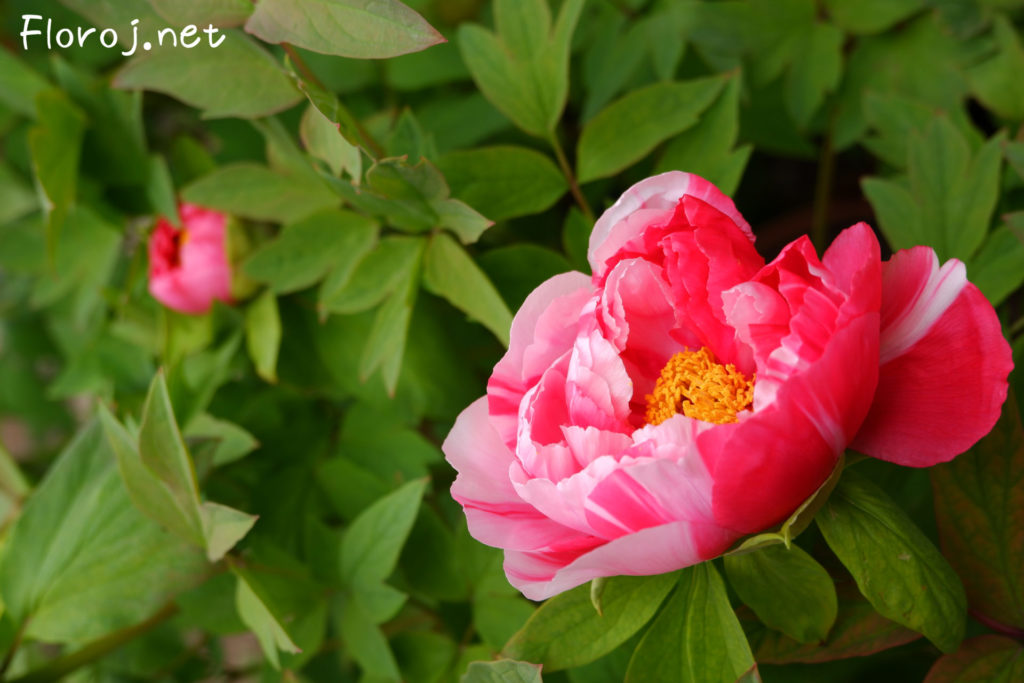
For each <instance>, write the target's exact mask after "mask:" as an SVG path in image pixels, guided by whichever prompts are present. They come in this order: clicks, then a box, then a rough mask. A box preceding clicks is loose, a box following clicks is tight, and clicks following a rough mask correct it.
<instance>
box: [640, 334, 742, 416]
mask: <svg viewBox="0 0 1024 683" xmlns="http://www.w3.org/2000/svg"><path fill="white" fill-rule="evenodd" d="M753 402H754V380H753V379H750V380H748V379H747V378H746V377H744V376H743V373H742V372H740V371H739V370H737V369H736V366H735V365H733V364H732V363H729V364H728V365H722V364H720V363H717V362H715V356H714V355H713V354H712V353H711V351H710V350H708V348H707V347H706V346H705V347H701V349H700V351H680V352H679V353H677V354H675V355H674V356H672V357H671V358H669V359H668V362H667V363H665V367H664V368H662V369H661V376H660V377H659V378H658V381H657V383H655V385H654V393H653V394H648V395H647V413H646V416H645V417H646V421H647V424H653V425H657V424H661V423H662V422H664V421H665V420H667V419H668V418H670V417H672V416H673V415H675V414H676V413H682V414H683V415H686V416H687V417H692V418H694V419H697V420H703V421H704V422H713V423H715V424H725V423H727V422H738V419H737V417H736V413H738V412H739V411H741V410H744V409H746V408H749V407H750V404H751V403H753Z"/></svg>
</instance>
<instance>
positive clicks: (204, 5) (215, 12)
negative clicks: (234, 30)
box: [148, 0, 252, 29]
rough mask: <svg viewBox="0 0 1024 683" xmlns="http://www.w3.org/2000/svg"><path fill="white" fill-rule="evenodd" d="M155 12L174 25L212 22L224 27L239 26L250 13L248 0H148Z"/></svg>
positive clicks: (205, 24)
mask: <svg viewBox="0 0 1024 683" xmlns="http://www.w3.org/2000/svg"><path fill="white" fill-rule="evenodd" d="M148 1H149V4H150V5H152V6H153V9H154V10H156V12H157V14H159V15H160V16H161V17H163V18H164V19H166V20H167V21H169V22H171V24H172V25H174V26H187V25H189V24H196V25H198V26H199V27H200V28H202V27H205V26H208V25H209V24H213V25H214V26H216V27H218V28H221V29H224V28H229V27H232V26H240V25H242V24H244V23H245V20H246V19H248V18H249V15H250V14H252V3H250V2H249V1H248V0H148Z"/></svg>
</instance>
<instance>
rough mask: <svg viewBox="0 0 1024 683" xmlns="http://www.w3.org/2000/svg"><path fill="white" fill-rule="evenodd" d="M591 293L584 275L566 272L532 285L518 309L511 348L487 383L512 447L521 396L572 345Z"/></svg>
mask: <svg viewBox="0 0 1024 683" xmlns="http://www.w3.org/2000/svg"><path fill="white" fill-rule="evenodd" d="M592 294H593V288H592V287H591V286H590V278H588V277H587V276H586V275H584V274H583V273H576V272H571V273H562V274H560V275H556V276H554V277H552V278H551V279H549V280H547V281H545V282H543V283H542V284H541V285H540V286H538V287H537V289H535V290H533V292H531V293H530V295H529V296H528V297H526V301H524V302H523V305H522V307H521V308H520V309H519V312H518V313H516V316H515V319H514V320H513V321H512V329H511V332H510V334H509V339H510V340H509V345H508V351H507V352H506V353H505V355H504V356H503V357H502V359H501V360H500V361H498V364H497V365H495V366H494V372H493V373H492V374H491V378H490V380H489V381H488V383H487V400H488V402H489V405H490V410H491V417H492V424H493V425H494V428H495V429H497V431H498V434H499V436H500V437H501V439H502V440H503V441H504V442H505V444H506V445H507V446H508V447H509V448H514V447H515V441H516V433H517V431H518V423H519V410H520V404H521V403H522V400H523V396H524V395H525V393H526V392H527V391H528V390H529V389H530V388H531V387H533V386H534V385H535V384H536V383H537V382H538V381H539V380H540V377H541V375H542V374H543V373H544V372H545V371H546V370H547V369H548V368H549V367H550V366H551V365H552V364H553V363H554V362H555V361H556V360H557V359H558V358H560V357H561V356H562V355H564V354H565V352H566V351H568V350H569V349H571V348H572V344H573V341H574V340H575V339H576V329H577V321H578V320H579V315H580V311H581V309H582V308H583V306H584V304H585V303H586V302H587V301H588V300H589V299H590V298H591V296H592Z"/></svg>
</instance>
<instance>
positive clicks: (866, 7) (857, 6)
mask: <svg viewBox="0 0 1024 683" xmlns="http://www.w3.org/2000/svg"><path fill="white" fill-rule="evenodd" d="M924 5H925V0H825V8H826V9H827V10H828V13H829V16H830V17H831V19H832V21H834V22H835V23H836V25H837V26H838V27H839V28H841V29H843V30H844V31H847V32H848V33H856V34H871V33H881V32H882V31H885V30H887V29H889V28H891V27H892V26H893V25H895V24H896V23H898V22H900V21H903V20H904V19H906V18H907V17H909V16H910V15H912V14H914V13H915V12H917V11H918V10H920V9H922V8H923V6H924Z"/></svg>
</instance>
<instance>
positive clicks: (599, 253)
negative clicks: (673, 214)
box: [587, 171, 754, 278]
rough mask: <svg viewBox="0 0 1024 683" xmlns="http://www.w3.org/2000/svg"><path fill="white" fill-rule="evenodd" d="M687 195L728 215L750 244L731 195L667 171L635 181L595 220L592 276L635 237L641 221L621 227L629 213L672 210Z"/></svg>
mask: <svg viewBox="0 0 1024 683" xmlns="http://www.w3.org/2000/svg"><path fill="white" fill-rule="evenodd" d="M686 195H689V196H693V197H696V198H698V199H700V200H702V201H704V202H706V203H708V204H710V205H712V206H714V207H715V208H716V209H718V210H719V211H721V212H722V213H724V214H726V215H727V216H729V218H730V219H732V221H733V222H734V223H735V224H736V225H737V226H739V228H740V229H741V230H743V232H744V233H745V234H746V235H747V236H748V238H749V239H750V241H751V243H753V241H754V234H753V233H752V232H751V230H750V225H748V224H747V222H746V221H745V220H743V216H742V215H740V212H739V211H737V210H736V205H735V204H733V201H732V200H731V199H730V198H728V197H726V196H725V195H724V194H722V193H721V192H720V191H719V190H718V188H716V187H715V186H714V185H712V184H711V183H709V182H708V181H707V180H705V179H703V178H701V177H700V176H696V175H693V174H692V173H683V172H682V171H669V172H667V173H662V174H660V175H656V176H652V177H650V178H646V179H645V180H641V181H640V182H638V183H636V184H635V185H633V186H632V187H630V188H629V189H628V190H626V191H625V192H624V193H623V194H622V196H621V197H619V199H618V201H616V202H615V203H614V204H613V205H612V206H611V207H610V208H609V209H608V210H607V211H605V212H604V213H603V214H602V215H601V217H600V218H598V219H597V223H596V224H595V225H594V229H593V231H592V232H591V233H590V248H589V250H588V252H587V256H588V259H589V260H590V267H591V269H592V270H593V273H594V276H595V277H598V278H599V277H601V276H602V275H603V274H604V272H605V268H606V261H607V260H608V259H609V258H611V257H612V256H613V255H614V254H615V253H616V252H617V251H618V250H619V249H620V248H621V247H622V245H624V244H626V243H627V242H629V241H630V240H631V239H633V238H635V237H636V236H637V231H636V228H637V227H638V226H640V223H641V222H640V221H634V222H632V223H630V224H629V226H631V227H629V229H624V230H623V229H620V227H621V224H623V222H625V221H626V219H627V218H628V217H629V216H630V214H633V213H634V212H637V211H640V210H654V211H662V212H664V211H667V210H674V209H675V206H676V204H678V203H679V200H680V199H681V198H682V197H684V196H686ZM648 218H650V217H648Z"/></svg>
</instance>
